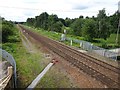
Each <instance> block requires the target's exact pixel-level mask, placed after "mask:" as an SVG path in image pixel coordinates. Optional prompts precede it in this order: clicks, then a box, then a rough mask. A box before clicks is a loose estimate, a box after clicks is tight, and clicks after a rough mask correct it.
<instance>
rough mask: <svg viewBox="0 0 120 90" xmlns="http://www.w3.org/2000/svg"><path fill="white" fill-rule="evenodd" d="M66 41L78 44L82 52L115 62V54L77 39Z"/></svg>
mask: <svg viewBox="0 0 120 90" xmlns="http://www.w3.org/2000/svg"><path fill="white" fill-rule="evenodd" d="M66 40H67V41H71V40H73V42H75V43H79V44H80V47H81V48H82V49H84V50H87V51H93V52H95V53H97V54H99V55H101V56H104V57H107V58H110V59H113V60H117V55H118V54H117V53H115V52H112V51H109V50H107V49H104V48H100V47H98V46H95V45H93V44H92V43H90V42H87V41H83V40H78V39H72V38H66Z"/></svg>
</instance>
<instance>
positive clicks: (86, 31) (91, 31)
mask: <svg viewBox="0 0 120 90" xmlns="http://www.w3.org/2000/svg"><path fill="white" fill-rule="evenodd" d="M95 27H96V22H95V21H94V20H93V19H86V20H85V22H84V24H83V25H82V29H81V30H82V36H83V37H85V39H86V40H87V41H93V38H94V37H95V35H96V32H95V29H96V28H95Z"/></svg>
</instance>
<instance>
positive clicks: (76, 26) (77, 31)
mask: <svg viewBox="0 0 120 90" xmlns="http://www.w3.org/2000/svg"><path fill="white" fill-rule="evenodd" d="M83 23H84V20H83V19H81V18H79V19H76V20H75V21H74V22H73V23H72V24H71V28H72V29H73V34H74V35H77V36H81V35H82V33H81V32H82V30H81V28H82V25H83Z"/></svg>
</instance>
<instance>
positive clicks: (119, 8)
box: [116, 1, 120, 45]
mask: <svg viewBox="0 0 120 90" xmlns="http://www.w3.org/2000/svg"><path fill="white" fill-rule="evenodd" d="M119 14H120V1H119V2H118V15H119ZM118 18H119V23H118V30H117V36H116V45H118V44H119V41H118V39H119V30H120V17H118Z"/></svg>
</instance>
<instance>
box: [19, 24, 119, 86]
mask: <svg viewBox="0 0 120 90" xmlns="http://www.w3.org/2000/svg"><path fill="white" fill-rule="evenodd" d="M20 27H21V29H22V31H23V34H24V35H26V33H27V34H28V35H30V36H31V37H32V38H34V39H35V40H37V41H39V42H40V43H42V44H43V45H44V46H46V47H47V48H49V49H50V50H51V51H53V52H54V53H56V54H58V55H59V56H61V57H63V58H64V59H65V60H67V61H68V62H70V63H71V64H72V65H74V66H75V67H76V68H78V69H80V70H82V71H83V72H84V73H86V74H88V75H89V76H91V77H93V78H95V79H96V80H98V81H100V82H101V83H103V84H104V85H105V86H107V87H108V88H118V87H119V84H120V83H119V81H118V76H119V74H120V69H119V68H118V67H114V66H112V65H110V64H107V63H105V62H103V61H100V60H98V59H96V58H93V57H91V56H89V55H86V54H84V53H81V52H79V51H77V50H75V49H73V48H71V47H69V46H67V45H64V44H62V43H60V42H58V41H54V40H52V39H49V38H47V37H45V36H40V35H38V34H36V33H33V32H32V31H30V30H27V29H26V28H24V27H23V26H21V25H20Z"/></svg>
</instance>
